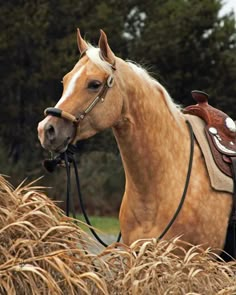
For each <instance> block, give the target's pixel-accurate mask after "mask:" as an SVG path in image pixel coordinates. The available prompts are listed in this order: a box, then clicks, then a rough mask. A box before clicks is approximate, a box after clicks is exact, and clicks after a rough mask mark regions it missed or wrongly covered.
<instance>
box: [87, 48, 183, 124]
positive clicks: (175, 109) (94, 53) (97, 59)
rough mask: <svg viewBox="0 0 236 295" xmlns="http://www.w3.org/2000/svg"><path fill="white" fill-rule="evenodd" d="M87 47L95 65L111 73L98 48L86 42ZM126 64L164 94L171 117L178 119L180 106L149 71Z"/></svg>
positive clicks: (132, 64)
mask: <svg viewBox="0 0 236 295" xmlns="http://www.w3.org/2000/svg"><path fill="white" fill-rule="evenodd" d="M88 46H89V48H88V50H87V52H86V54H87V56H88V58H89V59H90V60H91V61H92V62H93V63H94V64H95V65H96V66H98V67H99V68H100V69H101V70H104V71H105V72H106V73H108V74H109V75H110V74H111V73H112V68H111V65H110V64H109V63H108V62H106V61H105V60H103V59H102V58H101V56H100V49H99V48H96V47H93V46H92V45H90V44H88ZM127 65H128V66H129V67H130V68H132V69H133V71H134V72H135V73H136V74H137V75H139V76H141V77H142V79H144V80H146V81H147V82H148V83H151V84H153V85H154V86H155V87H157V88H158V89H159V90H160V91H161V92H162V93H163V96H164V99H165V101H166V104H167V107H168V108H169V110H170V112H171V114H172V115H173V117H174V118H175V119H176V120H178V119H179V115H180V108H181V107H180V106H179V105H177V104H175V103H174V101H173V100H172V98H171V97H170V95H169V93H168V91H167V90H166V89H165V88H164V87H163V86H162V85H161V84H160V83H159V82H158V81H157V80H156V79H154V78H153V77H152V76H151V75H149V73H148V72H147V70H145V69H144V68H142V67H141V66H140V65H138V64H136V63H134V62H131V61H127Z"/></svg>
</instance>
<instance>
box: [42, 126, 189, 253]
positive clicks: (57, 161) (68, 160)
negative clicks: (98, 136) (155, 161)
mask: <svg viewBox="0 0 236 295" xmlns="http://www.w3.org/2000/svg"><path fill="white" fill-rule="evenodd" d="M186 124H187V126H188V129H189V134H190V155H189V163H188V171H187V176H186V181H185V186H184V190H183V193H182V196H181V200H180V203H179V206H178V208H177V209H176V211H175V213H174V215H173V217H172V219H171V220H170V222H169V223H168V225H167V226H166V228H165V229H164V231H163V232H162V233H161V235H160V236H159V237H158V238H157V240H161V239H162V238H163V237H164V236H165V234H166V233H167V232H168V230H169V229H170V228H171V226H172V225H173V223H174V222H175V220H176V218H177V217H178V215H179V213H180V211H181V209H182V207H183V204H184V201H185V198H186V195H187V190H188V186H189V181H190V176H191V171H192V163H193V154H194V135H193V129H192V126H191V124H190V123H189V121H186ZM75 152H77V148H76V146H75V145H72V144H70V145H69V146H68V148H67V150H66V151H65V152H63V153H61V154H60V155H58V156H57V157H55V158H52V159H48V160H45V161H44V167H45V168H46V170H47V171H49V172H53V171H54V169H55V168H56V166H58V165H59V166H62V164H64V166H65V167H66V174H67V191H66V215H67V216H69V213H70V208H71V202H72V200H73V198H71V199H70V195H71V173H70V171H71V169H70V166H71V164H72V165H73V168H74V173H75V179H76V186H77V193H78V199H79V204H80V208H81V211H82V213H83V216H84V219H85V221H86V222H87V224H88V225H89V229H90V231H91V233H92V234H93V236H94V237H95V238H96V240H97V241H98V242H99V243H100V244H101V245H103V246H104V247H108V245H107V244H106V243H105V242H104V241H103V240H102V239H101V238H100V237H99V236H98V235H97V233H96V231H95V230H94V229H93V228H92V224H91V222H90V219H89V217H88V215H87V213H86V210H85V206H84V202H83V197H82V193H81V189H80V181H79V173H78V169H77V165H76V161H75V158H74V153H75ZM72 210H73V217H74V218H75V219H76V215H75V207H74V206H73V204H72ZM120 239H121V232H120V233H119V234H118V237H117V240H116V242H119V241H120Z"/></svg>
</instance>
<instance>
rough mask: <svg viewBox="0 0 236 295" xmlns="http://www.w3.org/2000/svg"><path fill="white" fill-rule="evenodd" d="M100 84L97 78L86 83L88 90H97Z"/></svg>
mask: <svg viewBox="0 0 236 295" xmlns="http://www.w3.org/2000/svg"><path fill="white" fill-rule="evenodd" d="M101 85H102V83H101V82H100V81H98V80H93V81H90V82H89V83H88V89H90V90H98V88H99V87H100V86H101Z"/></svg>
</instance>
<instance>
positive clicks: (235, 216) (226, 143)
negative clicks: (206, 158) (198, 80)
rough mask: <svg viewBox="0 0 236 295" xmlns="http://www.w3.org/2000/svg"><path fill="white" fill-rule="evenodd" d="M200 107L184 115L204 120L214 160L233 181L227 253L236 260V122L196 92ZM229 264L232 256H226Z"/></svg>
mask: <svg viewBox="0 0 236 295" xmlns="http://www.w3.org/2000/svg"><path fill="white" fill-rule="evenodd" d="M192 97H193V98H194V100H195V101H196V102H197V104H196V105H191V106H188V107H186V108H185V109H184V110H183V112H184V113H185V114H190V115H194V116H198V117H200V118H201V119H202V120H203V121H204V122H205V133H206V137H207V140H208V143H209V146H210V150H211V153H212V156H213V159H214V161H215V163H216V165H217V166H218V168H219V169H220V170H221V171H222V172H223V173H225V174H226V175H227V176H229V177H231V178H232V179H233V183H234V191H233V208H232V213H231V219H230V222H229V226H228V232H227V237H226V242H225V248H224V250H225V252H226V253H229V254H230V255H231V256H233V257H234V258H235V259H236V122H234V121H233V119H231V118H230V117H229V116H228V115H226V114H225V113H224V112H222V111H220V110H218V109H216V108H214V107H212V106H211V105H209V104H208V98H209V96H208V94H206V93H205V92H202V91H198V90H194V91H192ZM222 257H223V258H224V259H225V260H226V261H227V260H230V259H229V256H227V255H225V254H223V255H222Z"/></svg>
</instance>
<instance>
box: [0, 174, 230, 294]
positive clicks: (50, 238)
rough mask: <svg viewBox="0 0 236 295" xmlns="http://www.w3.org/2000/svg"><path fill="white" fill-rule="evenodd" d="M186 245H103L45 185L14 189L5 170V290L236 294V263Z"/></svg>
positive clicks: (0, 267)
mask: <svg viewBox="0 0 236 295" xmlns="http://www.w3.org/2000/svg"><path fill="white" fill-rule="evenodd" d="M185 246H186V243H184V242H183V241H181V240H180V239H173V240H170V241H164V240H163V241H160V242H157V241H156V240H155V239H149V240H139V241H136V242H135V243H133V244H132V245H131V246H130V247H128V246H125V245H123V244H121V243H116V244H113V245H111V246H109V247H108V248H106V249H101V248H99V247H100V246H99V245H97V243H96V242H95V241H94V240H93V239H92V238H91V237H90V236H88V235H87V234H86V233H85V232H83V231H82V230H81V229H80V227H79V225H78V224H76V223H75V222H73V220H72V219H70V218H68V217H66V216H65V215H64V214H63V212H62V211H61V210H60V209H59V208H58V207H57V206H56V204H54V203H53V202H52V201H51V200H50V199H49V198H48V197H47V196H46V195H45V194H44V193H43V192H42V189H41V188H39V187H36V186H34V184H30V185H25V184H22V185H21V186H19V187H17V188H16V189H14V188H13V187H11V185H10V184H9V183H8V182H7V181H6V179H5V178H3V177H1V176H0V294H3V295H4V294H7V295H9V294H10V295H14V294H16V295H21V294H24V295H25V294H47V295H48V294H53V295H54V294H56V295H57V294H63V295H64V294H68V295H71V294H138V295H139V294H141V295H142V294H174V295H178V294H236V276H235V273H236V263H235V262H230V263H225V262H223V261H219V260H217V258H218V257H217V256H216V255H214V254H213V252H212V251H211V250H210V249H207V250H203V249H201V247H189V249H188V250H185V249H186V247H185ZM91 249H93V250H91ZM177 253H178V255H177Z"/></svg>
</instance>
